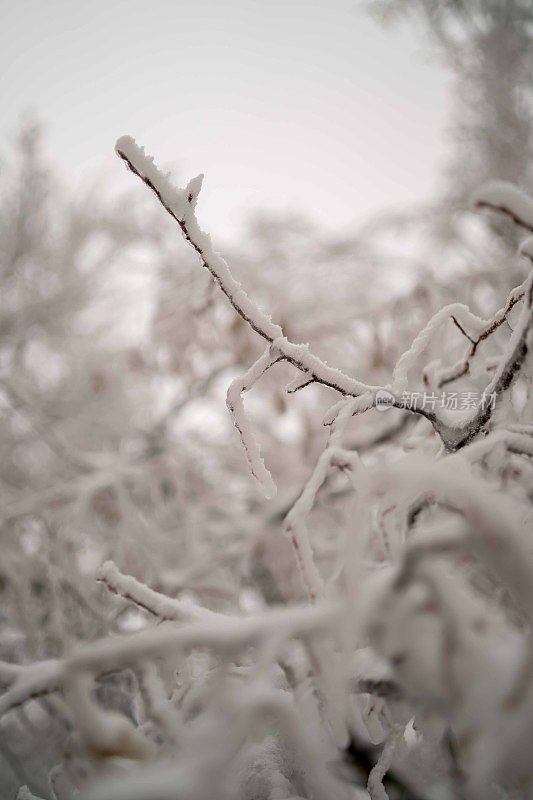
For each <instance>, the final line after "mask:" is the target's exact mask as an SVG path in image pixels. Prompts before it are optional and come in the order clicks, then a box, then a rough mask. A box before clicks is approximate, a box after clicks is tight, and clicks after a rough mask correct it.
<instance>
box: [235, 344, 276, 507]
mask: <svg viewBox="0 0 533 800" xmlns="http://www.w3.org/2000/svg"><path fill="white" fill-rule="evenodd" d="M278 341H279V340H277V339H275V340H274V342H272V344H271V345H269V346H268V347H267V348H266V350H265V352H264V353H263V355H262V356H261V357H260V358H258V359H257V361H256V362H255V363H254V364H253V365H252V366H251V367H250V369H249V370H248V371H247V372H246V373H245V374H244V375H243V376H242V377H240V378H235V380H234V381H232V382H231V384H230V386H229V388H228V394H227V400H226V404H227V406H228V409H229V411H230V413H231V415H232V417H233V423H234V425H235V427H236V429H237V430H238V431H239V434H240V437H241V441H242V444H243V447H244V452H245V453H246V458H247V459H248V464H249V466H250V472H251V473H252V475H253V476H254V478H255V479H256V480H257V481H258V483H259V485H260V486H261V487H262V489H263V491H264V493H265V495H266V497H273V496H274V495H275V494H276V486H275V484H274V481H273V480H272V476H271V474H270V472H269V471H268V470H267V468H266V467H265V464H264V461H263V459H262V458H261V454H260V452H259V445H258V444H257V442H256V441H255V439H254V435H253V433H252V430H251V428H250V424H249V422H248V419H247V417H246V414H245V413H244V404H243V400H242V395H243V394H244V392H247V391H249V390H250V389H251V388H252V386H253V385H254V384H255V383H257V381H258V380H259V378H261V376H262V375H264V374H265V372H267V370H269V369H270V367H272V366H273V365H274V364H276V363H277V362H278V361H281V360H282V358H283V357H282V355H281V350H280V349H279V347H278Z"/></svg>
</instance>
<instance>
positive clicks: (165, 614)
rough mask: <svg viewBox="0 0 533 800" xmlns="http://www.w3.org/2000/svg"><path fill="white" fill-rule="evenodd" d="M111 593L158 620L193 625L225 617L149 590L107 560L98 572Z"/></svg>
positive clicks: (98, 575) (97, 574)
mask: <svg viewBox="0 0 533 800" xmlns="http://www.w3.org/2000/svg"><path fill="white" fill-rule="evenodd" d="M96 579H97V580H98V581H101V582H102V583H103V584H104V585H105V586H106V587H107V588H108V589H109V591H110V592H113V593H114V594H117V595H119V596H120V597H123V598H124V599H126V600H131V601H132V602H133V603H135V605H137V606H139V607H140V608H144V609H145V610H146V611H149V612H150V613H151V614H153V615H154V616H155V617H159V619H165V620H174V621H182V622H191V621H193V620H201V619H211V618H213V617H218V616H222V615H221V614H218V613H216V612H214V611H210V610H209V609H208V608H202V607H201V606H198V605H195V604H194V603H192V602H191V601H184V600H176V599H174V598H172V597H167V596H166V595H164V594H161V593H160V592H156V591H154V590H153V589H150V588H149V587H148V586H146V585H145V584H144V583H141V582H140V581H138V580H137V579H136V578H134V577H132V576H131V575H124V574H123V573H122V572H120V570H119V569H118V567H117V566H116V564H114V563H113V562H112V561H106V562H105V563H104V564H102V566H101V567H99V569H98V570H97V572H96Z"/></svg>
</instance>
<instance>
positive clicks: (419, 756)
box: [0, 137, 533, 800]
mask: <svg viewBox="0 0 533 800" xmlns="http://www.w3.org/2000/svg"><path fill="white" fill-rule="evenodd" d="M116 151H117V153H118V155H119V156H120V158H122V159H123V160H124V161H125V162H126V164H127V166H128V167H129V169H130V170H131V171H132V172H133V173H135V174H136V175H137V176H138V177H139V178H140V179H141V180H142V181H143V182H144V183H145V184H146V185H147V186H148V187H149V188H150V189H151V190H152V191H153V192H154V193H155V194H156V196H157V198H158V199H159V201H160V203H161V204H162V205H163V207H164V208H165V210H166V211H167V212H168V213H169V214H170V216H171V217H172V218H173V219H174V220H175V221H176V223H177V224H178V225H179V228H180V229H181V232H182V234H183V236H184V237H185V239H186V240H187V241H188V242H189V243H190V244H191V246H192V247H193V248H194V250H195V251H196V253H197V254H198V256H199V259H200V262H201V264H202V265H203V267H205V268H206V269H207V270H208V271H209V273H210V274H211V276H212V277H213V279H214V281H215V282H216V284H217V285H218V286H219V287H220V289H221V290H222V292H223V293H224V295H225V296H226V297H227V299H228V300H229V302H230V303H231V305H232V306H233V308H234V309H235V311H236V312H237V314H238V315H239V316H240V317H241V318H242V319H243V320H244V321H245V322H246V324H247V325H249V326H250V327H251V328H252V329H253V330H254V331H255V332H256V333H257V334H258V335H259V336H260V337H262V338H263V339H264V340H265V342H266V348H265V350H264V352H263V354H262V355H261V356H260V357H259V359H258V360H257V361H255V363H254V364H253V365H252V366H251V367H250V368H249V369H248V371H247V372H246V373H245V374H244V375H242V376H241V377H238V378H236V379H235V380H233V381H232V383H231V385H230V386H229V389H228V393H227V405H228V408H229V411H230V413H231V415H232V417H233V421H234V424H235V428H236V429H237V431H238V433H239V436H240V438H241V441H242V444H243V447H244V451H245V453H246V458H247V461H248V464H249V467H250V471H251V473H252V475H253V476H254V478H255V479H256V480H257V481H258V483H259V485H260V486H261V488H262V489H263V491H264V492H265V494H266V495H267V497H271V496H272V495H273V494H274V493H275V485H274V481H273V479H272V477H271V475H270V473H269V471H268V469H267V468H266V466H265V464H264V462H263V460H262V458H261V455H260V452H259V447H258V444H257V442H256V441H255V438H254V435H253V433H252V429H251V425H250V422H249V420H248V418H247V416H246V414H245V410H244V404H243V395H244V394H245V393H246V392H248V391H249V390H250V389H251V388H252V387H253V386H255V385H256V384H257V382H258V381H259V380H260V379H261V378H262V377H263V376H264V375H265V373H266V372H268V371H269V370H270V369H272V367H273V366H274V365H275V364H278V363H279V362H287V363H289V364H290V365H292V366H293V367H294V368H295V369H296V370H297V372H298V375H297V377H296V379H295V380H294V381H293V382H292V383H291V384H290V385H289V387H288V389H287V390H288V391H289V393H292V392H295V391H301V390H303V389H304V388H305V387H306V386H309V385H311V384H320V385H322V386H324V387H327V388H328V389H329V390H332V391H334V392H335V393H336V394H337V396H340V399H339V397H337V398H336V402H335V404H334V405H332V406H331V408H330V410H329V411H328V413H327V415H326V418H325V420H324V424H325V425H326V426H327V427H328V429H329V438H328V443H327V446H326V448H325V449H324V451H323V452H322V454H321V455H320V457H319V458H318V461H317V463H316V466H315V468H314V470H313V472H312V474H311V476H310V477H309V479H308V481H307V482H306V484H305V486H304V487H303V489H302V491H301V493H300V495H299V497H298V498H297V499H296V501H295V502H294V503H293V504H292V505H291V507H290V509H289V510H288V513H287V514H286V515H285V519H284V523H283V527H284V530H285V533H286V535H287V536H288V539H289V541H290V543H291V545H292V550H293V553H294V557H295V560H296V562H297V564H298V567H299V570H300V574H301V577H302V581H303V584H304V586H305V588H306V591H307V595H308V601H309V602H308V603H304V604H300V605H296V604H289V605H286V606H283V607H279V608H276V609H269V610H260V611H258V612H256V613H251V614H247V615H243V614H241V613H238V614H235V615H230V614H227V613H222V612H215V611H212V610H210V609H207V608H204V607H202V606H200V605H198V604H197V603H196V602H193V601H192V600H187V599H186V598H180V599H176V598H172V597H169V596H166V595H165V594H162V593H160V592H158V591H155V590H153V589H151V588H149V587H148V586H147V585H145V584H144V583H141V582H140V581H138V580H136V579H135V578H133V577H131V576H128V575H125V574H123V573H122V572H121V571H120V570H119V569H118V567H117V566H116V565H115V564H114V563H113V562H106V563H105V564H103V565H102V566H101V567H100V569H99V570H98V573H97V580H99V581H100V582H101V583H102V584H103V585H104V586H105V587H106V588H107V589H108V590H109V592H110V593H111V594H112V595H114V596H115V597H117V598H119V599H121V600H122V601H124V600H125V601H127V602H128V603H130V604H132V605H133V606H135V607H137V608H140V609H143V610H144V611H146V612H148V613H149V614H150V615H151V616H152V617H153V618H155V623H156V624H153V625H148V626H145V627H143V628H142V629H141V630H138V631H135V632H132V633H129V634H122V635H118V636H107V637H105V638H103V639H101V640H99V641H96V642H92V643H88V644H84V645H83V646H79V647H78V648H77V649H74V650H73V652H72V653H71V655H70V656H69V657H67V658H61V659H57V660H50V661H46V662H41V663H34V664H28V665H15V664H11V663H2V664H0V681H1V683H2V684H3V685H4V686H5V687H6V688H5V691H4V693H3V695H2V696H1V697H0V714H2V715H3V714H7V713H8V712H12V711H13V710H15V709H19V708H20V707H21V706H23V705H24V704H26V703H28V702H29V701H30V700H32V699H35V698H44V697H48V696H53V697H54V698H55V699H56V700H57V703H58V708H59V711H58V713H60V714H62V715H64V716H65V718H66V719H67V720H68V726H69V729H70V730H71V736H70V738H69V746H68V748H67V749H66V750H65V754H64V757H63V759H62V761H61V763H60V764H58V765H57V767H55V768H54V770H53V771H52V774H51V776H50V784H51V791H52V792H53V794H54V796H55V797H56V798H57V800H66V798H71V797H74V796H78V792H81V797H83V798H86V800H119V798H128V800H177V798H180V800H182V799H183V800H211V799H212V798H214V797H217V798H219V799H220V800H223V798H227V800H230V799H231V800H233V798H242V800H261V799H262V798H264V799H265V800H289V799H292V800H296V798H316V799H317V800H318V798H320V800H335V799H336V798H338V800H342V799H344V798H346V800H348V798H354V797H356V796H358V795H357V793H358V792H359V791H363V787H366V791H367V792H368V794H369V795H370V797H371V798H372V800H386V798H387V797H390V798H391V800H393V798H395V797H396V798H399V797H401V798H404V800H407V799H408V798H411V800H415V799H416V798H419V799H421V798H426V799H427V800H430V798H432V797H447V798H464V799H465V800H467V799H468V798H472V799H473V800H481V799H482V798H483V800H486V799H487V798H491V797H494V798H497V797H509V798H511V797H529V796H530V793H531V791H533V770H532V768H531V759H530V756H529V740H530V735H531V734H532V733H533V681H532V678H533V647H532V640H531V625H532V623H533V548H532V547H531V544H530V541H529V536H530V534H531V530H532V525H531V523H532V512H531V485H532V484H531V477H532V471H531V461H530V459H531V457H533V424H532V423H531V410H532V404H531V403H532V400H531V370H532V368H533V361H532V359H531V350H532V336H533V334H532V329H533V272H532V273H531V274H530V275H529V277H528V278H527V279H526V281H525V282H524V283H523V284H522V285H521V286H519V287H517V288H516V289H514V290H513V291H512V293H511V294H510V296H509V298H508V299H507V300H506V302H505V303H504V305H503V307H502V309H501V310H499V311H497V312H496V313H495V314H494V316H493V317H492V318H491V319H480V318H479V317H477V316H475V315H474V314H472V313H471V312H470V310H469V308H468V307H467V306H464V305H462V304H459V303H454V304H453V305H450V306H446V307H445V308H443V309H441V310H440V311H439V312H438V313H437V314H436V315H435V316H434V317H433V318H432V319H431V320H430V321H429V322H428V324H427V325H426V326H425V328H424V329H423V330H422V331H421V332H420V333H419V335H418V336H417V337H416V338H415V340H414V341H413V343H412V345H411V347H410V348H409V350H408V351H407V352H406V353H404V354H403V355H402V357H401V358H400V359H399V360H398V362H397V364H396V367H395V369H394V371H393V375H392V377H391V383H390V384H387V385H385V386H376V385H370V384H367V383H365V382H364V381H361V380H359V379H357V378H354V377H351V376H349V375H347V374H345V373H344V372H341V371H340V370H338V369H336V368H334V367H331V366H329V365H328V364H327V363H325V362H324V361H323V360H321V359H320V358H318V357H317V356H316V355H314V354H313V353H312V352H311V351H310V349H309V347H308V346H307V345H302V344H295V343H293V342H291V341H289V340H288V339H287V338H286V336H285V335H284V332H283V330H282V328H281V327H280V326H279V325H277V324H275V323H274V322H273V321H272V320H271V319H270V317H269V316H267V315H266V314H264V313H263V312H262V311H261V310H260V309H259V307H258V306H257V305H256V304H255V303H254V302H253V301H252V300H251V299H250V298H249V297H248V296H247V295H246V293H245V292H244V290H243V289H242V287H241V286H240V284H239V283H238V282H237V281H236V280H235V279H234V277H233V276H232V274H231V271H230V269H229V267H228V265H227V264H226V262H225V261H224V260H223V258H222V257H221V256H220V255H219V254H218V253H216V252H215V250H214V249H213V246H212V244H211V241H210V238H209V236H208V235H206V234H205V233H204V232H203V231H202V230H201V229H200V227H199V225H198V222H197V219H196V213H195V208H196V202H197V199H198V194H199V192H200V188H201V177H199V178H196V179H194V180H192V181H191V182H190V183H189V184H188V185H187V186H186V187H185V189H183V190H177V189H175V188H174V187H173V186H172V185H171V183H170V181H169V179H168V177H167V176H165V175H163V174H162V173H161V172H160V171H159V169H157V167H156V166H155V165H154V163H153V160H152V159H150V158H148V157H147V156H146V155H145V154H144V152H143V150H142V149H140V148H139V147H138V146H137V145H136V144H135V142H134V141H133V140H132V139H130V138H129V137H123V138H121V139H119V141H118V142H117V145H116ZM474 205H475V206H476V207H477V208H479V209H483V208H489V209H491V210H493V211H498V212H501V213H503V214H505V215H507V216H508V217H510V218H511V219H513V220H514V221H515V222H516V223H517V224H518V225H519V226H521V227H523V228H525V229H527V230H528V231H533V202H532V201H531V200H529V199H528V198H527V197H525V196H524V195H523V194H522V193H521V192H520V191H519V190H518V189H515V188H514V187H510V186H509V185H507V184H490V185H488V186H485V187H482V188H481V189H480V190H479V192H478V193H477V194H476V196H475V198H474ZM532 253H533V245H532V243H531V240H530V239H526V241H525V242H524V245H523V247H522V254H523V255H524V257H526V258H529V257H530V256H531V254H532ZM447 325H450V326H452V327H453V326H454V325H455V327H456V328H458V329H459V330H460V331H461V333H462V334H463V335H464V337H465V338H466V340H467V345H466V351H465V353H464V355H463V356H462V357H461V359H460V360H459V361H458V362H456V363H455V364H452V365H449V364H446V363H445V362H444V359H443V362H442V363H441V362H433V363H432V364H430V365H424V364H423V356H424V353H425V351H426V349H427V348H428V346H429V344H430V343H432V342H433V341H434V340H435V337H436V335H437V333H439V332H442V330H443V328H444V327H445V326H447ZM504 325H506V326H507V328H508V329H509V330H510V332H509V333H508V335H507V338H506V339H505V341H502V340H500V339H498V340H497V341H496V336H497V335H498V334H501V333H502V331H503V329H504ZM489 340H490V341H491V342H493V341H494V348H493V352H490V353H489V355H488V356H482V350H483V343H485V342H487V341H489ZM483 359H484V360H483ZM474 367H475V368H476V369H478V371H481V373H482V374H484V375H486V376H487V377H486V384H485V387H484V392H485V393H486V394H491V395H494V396H495V403H494V405H490V406H487V405H486V404H482V403H478V404H477V405H476V406H475V407H473V408H469V409H467V410H456V411H453V410H450V409H427V408H416V407H415V408H411V409H407V410H406V409H405V405H404V403H403V402H402V394H403V393H405V392H406V391H407V390H408V388H409V385H410V383H409V382H410V379H411V376H412V374H413V373H416V374H417V375H420V374H422V375H423V376H424V381H425V383H426V385H427V386H428V387H429V388H434V389H438V388H440V387H442V386H444V385H446V384H448V383H451V382H452V381H455V380H457V379H460V378H462V377H463V376H464V375H466V374H468V373H469V372H470V371H471V370H472V369H473V368H474ZM520 382H522V384H520ZM519 384H520V385H523V387H524V393H525V394H524V397H523V399H522V401H521V403H520V404H518V403H517V401H516V398H514V397H513V391H515V387H516V386H518V385H519ZM380 392H387V393H388V394H389V395H390V397H391V398H392V399H391V405H392V406H394V407H395V408H398V409H402V413H405V414H415V415H418V416H419V417H420V418H421V419H420V425H422V426H425V428H424V429H423V431H422V433H424V435H425V433H427V431H426V428H427V427H428V426H431V428H432V429H433V434H432V436H430V437H429V438H428V437H427V436H426V439H425V441H426V442H428V441H429V443H430V445H429V449H428V447H426V446H425V452H422V450H421V452H418V453H414V454H412V453H411V454H409V455H407V456H406V455H405V453H403V452H402V453H400V452H398V451H396V452H395V455H394V456H393V457H388V458H387V459H385V460H383V458H380V457H379V454H378V455H375V456H374V457H370V458H367V459H363V457H362V456H360V455H358V453H357V452H356V451H354V450H352V449H350V448H349V447H348V446H347V445H346V442H345V439H346V437H345V434H346V430H347V427H348V425H349V423H350V420H351V419H352V417H353V416H354V415H362V414H371V413H372V411H373V409H375V407H376V404H377V402H378V397H379V394H380ZM336 471H339V472H340V473H341V474H342V475H344V476H345V477H346V478H347V480H348V482H349V486H350V492H351V494H350V497H351V499H350V501H349V502H350V503H351V505H350V513H349V525H348V526H347V529H346V530H344V531H342V532H341V533H339V535H338V536H337V538H336V545H335V551H334V555H333V561H334V563H333V566H332V568H331V569H330V570H329V571H328V574H324V571H323V570H321V568H320V564H319V559H318V558H317V557H316V554H315V552H314V549H313V546H312V538H311V536H310V535H309V532H308V527H307V522H308V518H309V516H310V514H311V513H312V511H313V508H314V506H315V503H316V501H317V496H318V494H319V492H320V489H321V487H322V486H323V484H324V483H325V482H326V481H327V480H328V479H329V477H330V475H331V474H332V473H333V472H336ZM119 673H120V674H122V673H126V674H128V675H129V676H130V679H131V684H132V686H133V689H132V691H133V693H134V695H135V698H136V700H135V706H134V708H133V710H131V712H130V713H122V712H118V711H117V710H110V709H109V708H106V707H105V706H104V705H103V703H102V701H101V699H100V698H99V697H98V694H97V688H98V683H99V682H100V681H102V679H104V678H105V677H106V676H110V675H115V674H119ZM28 796H29V794H28V790H27V789H25V788H23V789H21V791H20V792H19V798H20V800H22V798H25V797H28Z"/></svg>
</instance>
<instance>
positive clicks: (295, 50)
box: [0, 0, 449, 236]
mask: <svg viewBox="0 0 533 800" xmlns="http://www.w3.org/2000/svg"><path fill="white" fill-rule="evenodd" d="M2 5H3V11H2V26H1V31H0V72H1V74H2V76H3V92H2V95H3V97H2V100H1V104H2V119H1V123H0V125H1V134H2V138H3V139H4V140H5V137H6V136H7V135H9V134H10V133H12V132H13V131H14V130H15V129H16V126H17V120H18V119H19V117H20V114H21V112H23V111H25V110H28V109H33V110H34V111H36V112H37V113H38V115H39V117H40V118H41V119H42V120H43V121H44V122H45V123H46V126H47V132H48V149H49V153H50V156H51V157H52V158H53V159H54V160H55V162H56V163H57V164H58V166H59V167H60V168H61V170H62V172H64V174H65V175H67V176H70V178H71V179H72V180H75V181H76V182H79V181H80V180H81V181H83V180H85V178H86V177H89V176H90V177H92V176H93V174H94V172H95V171H98V170H99V171H101V172H103V173H104V175H105V176H106V179H107V180H109V181H113V182H115V183H116V184H117V185H125V184H126V185H128V180H129V181H131V180H133V179H132V178H131V176H127V174H126V173H125V171H124V167H123V165H122V164H121V163H120V162H119V161H118V159H116V158H114V157H113V156H112V150H113V145H114V142H115V139H116V138H117V137H118V136H120V135H121V134H124V133H128V134H130V135H132V136H134V137H135V138H136V139H137V141H138V142H139V143H141V144H144V145H145V146H146V149H147V151H148V152H150V153H151V154H153V155H155V157H156V161H158V162H159V163H163V164H164V165H165V166H175V167H176V172H177V173H178V174H179V175H181V176H182V177H183V178H185V177H190V176H192V175H194V174H197V173H198V172H204V173H205V174H206V181H205V183H204V191H203V194H202V198H201V203H200V205H199V216H200V219H201V221H202V223H203V225H204V227H206V228H209V229H210V230H211V231H213V232H215V233H216V234H218V235H220V236H229V235H232V234H233V233H234V232H235V231H236V229H237V226H238V223H239V221H240V220H241V218H242V216H243V214H244V213H245V212H246V211H248V210H249V209H250V208H251V207H254V206H265V207H267V208H271V209H280V210H283V209H285V208H300V209H302V210H303V211H306V212H308V213H309V214H311V215H312V216H314V217H315V218H317V219H319V220H320V221H322V222H323V223H325V224H327V225H337V224H340V225H346V224H349V223H350V222H351V221H352V220H356V219H361V218H362V217H364V216H365V215H366V214H367V213H369V212H372V211H375V210H377V209H378V208H380V207H382V206H384V205H398V204H400V203H402V202H403V201H406V202H409V203H411V202H416V201H418V200H421V199H423V198H425V197H427V196H429V195H430V194H431V192H432V191H434V189H435V186H436V183H437V180H438V170H439V166H440V164H441V163H442V158H443V154H444V141H445V140H444V133H445V124H446V122H447V118H448V113H449V94H448V83H447V79H446V75H445V74H444V72H443V71H442V70H441V69H439V68H438V67H437V66H435V65H433V64H428V62H427V61H426V60H424V58H423V42H422V41H421V40H420V38H417V37H416V36H415V34H414V33H413V31H412V30H411V29H409V28H408V27H406V26H402V27H401V28H394V29H392V30H386V31H384V30H382V29H381V28H380V27H378V25H377V24H376V23H375V22H374V21H373V20H372V19H371V18H370V17H369V16H368V15H367V14H366V13H365V12H364V11H363V10H361V8H360V5H359V4H358V3H356V2H355V1H354V0H329V2H328V0H306V2H303V1H302V0H218V1H217V0H188V1H187V2H185V1H184V0H151V1H150V2H149V1H148V0H90V2H89V0H46V2H43V1H42V0H17V2H10V3H8V2H6V0H3V2H2ZM130 185H131V184H130Z"/></svg>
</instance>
